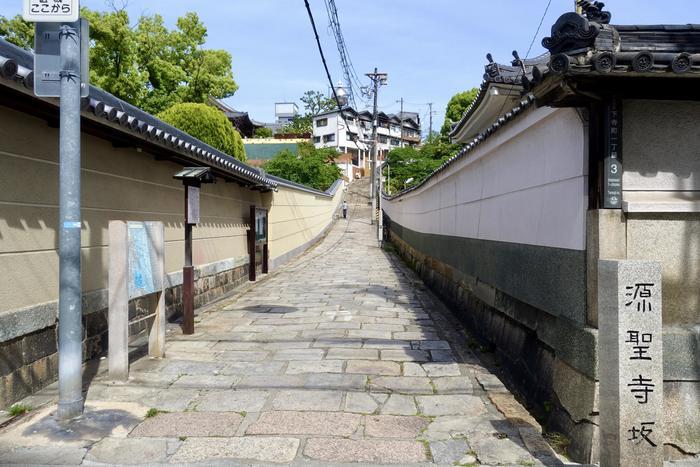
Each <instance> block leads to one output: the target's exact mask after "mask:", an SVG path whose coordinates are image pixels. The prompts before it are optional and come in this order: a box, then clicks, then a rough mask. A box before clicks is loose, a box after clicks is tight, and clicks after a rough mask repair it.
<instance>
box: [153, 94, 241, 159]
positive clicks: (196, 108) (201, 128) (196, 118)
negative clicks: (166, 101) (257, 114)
mask: <svg viewBox="0 0 700 467" xmlns="http://www.w3.org/2000/svg"><path fill="white" fill-rule="evenodd" d="M158 118H160V119H161V120H163V121H164V122H166V123H169V124H171V125H172V126H174V127H175V128H178V129H180V130H182V131H184V132H185V133H188V134H190V135H192V136H194V137H195V138H197V139H199V140H200V141H203V142H205V143H207V144H208V145H210V146H212V147H214V148H216V149H218V150H220V151H222V152H225V153H226V154H229V155H231V156H233V157H235V158H236V159H238V160H240V161H245V160H246V154H245V146H244V145H243V139H242V138H241V135H240V134H239V133H238V131H236V129H235V128H233V125H231V122H229V121H228V119H227V118H226V116H225V115H224V114H223V113H222V112H220V111H219V110H217V109H215V108H213V107H211V106H208V105H206V104H199V103H181V104H175V105H174V106H172V107H170V108H169V109H168V110H166V111H164V112H161V113H160V114H159V115H158Z"/></svg>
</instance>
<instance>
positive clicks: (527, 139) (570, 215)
mask: <svg viewBox="0 0 700 467" xmlns="http://www.w3.org/2000/svg"><path fill="white" fill-rule="evenodd" d="M507 138H510V139H507ZM586 138H587V136H586V128H585V127H584V125H583V123H582V120H581V118H580V117H579V115H578V114H577V112H576V110H575V109H556V110H552V109H548V108H544V109H533V110H531V111H530V112H529V113H528V114H526V115H523V116H522V117H521V118H519V119H518V120H516V121H515V122H513V123H511V124H510V126H509V127H508V128H505V129H503V130H502V131H501V132H500V133H498V134H496V135H494V136H493V137H491V138H490V139H489V140H488V141H487V142H485V143H483V144H482V145H481V146H479V147H478V148H477V149H476V150H475V151H474V152H472V153H471V154H469V155H468V156H467V157H465V158H463V159H461V160H459V161H457V162H456V163H454V164H453V165H452V166H451V167H450V168H449V169H447V170H446V171H444V172H442V173H441V174H440V175H439V176H436V177H433V178H432V179H430V180H429V181H428V182H427V183H426V184H425V185H424V186H422V187H420V188H418V189H417V190H414V191H412V192H409V193H407V194H406V195H403V196H401V197H400V198H397V199H395V200H393V201H387V202H385V203H384V208H385V210H386V211H387V213H388V214H389V216H390V217H391V218H392V219H393V220H394V221H395V222H398V223H399V224H401V225H402V226H404V227H406V228H409V229H411V230H415V231H417V232H422V233H433V234H439V235H453V236H461V237H469V238H478V239H483V240H493V241H503V242H513V243H525V244H531V245H541V246H549V247H558V248H568V249H574V250H584V249H585V244H586V241H585V222H586V209H587V206H588V199H587V196H588V193H587V167H588V162H587V154H586V144H585V142H586Z"/></svg>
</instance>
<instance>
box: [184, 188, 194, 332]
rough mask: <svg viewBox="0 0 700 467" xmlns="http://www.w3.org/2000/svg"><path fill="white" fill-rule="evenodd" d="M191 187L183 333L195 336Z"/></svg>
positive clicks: (187, 213)
mask: <svg viewBox="0 0 700 467" xmlns="http://www.w3.org/2000/svg"><path fill="white" fill-rule="evenodd" d="M189 190H190V187H189V185H185V266H184V267H183V268H182V333H183V334H194V267H193V266H192V224H190V222H189V221H190V213H189V209H190V203H189Z"/></svg>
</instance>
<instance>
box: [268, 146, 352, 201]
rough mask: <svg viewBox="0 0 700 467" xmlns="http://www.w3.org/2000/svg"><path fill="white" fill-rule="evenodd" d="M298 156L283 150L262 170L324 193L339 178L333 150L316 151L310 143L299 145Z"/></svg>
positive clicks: (338, 169)
mask: <svg viewBox="0 0 700 467" xmlns="http://www.w3.org/2000/svg"><path fill="white" fill-rule="evenodd" d="M298 146H299V154H298V155H297V154H294V153H293V152H291V151H289V150H287V149H285V150H283V151H280V152H279V153H277V155H276V156H275V157H274V158H272V159H270V160H269V161H268V162H267V163H266V164H265V165H264V166H263V168H264V169H265V171H266V172H267V173H269V174H271V175H275V176H277V177H282V178H286V179H287V180H290V181H292V182H296V183H300V184H302V185H306V186H309V187H311V188H316V189H317V190H321V191H325V190H327V189H328V188H330V186H331V185H333V183H334V182H335V181H336V180H338V179H339V178H340V175H341V172H340V167H338V166H337V165H336V164H335V159H336V157H338V153H337V152H336V150H335V149H333V148H323V149H316V148H315V147H314V145H313V144H311V143H299V145H298Z"/></svg>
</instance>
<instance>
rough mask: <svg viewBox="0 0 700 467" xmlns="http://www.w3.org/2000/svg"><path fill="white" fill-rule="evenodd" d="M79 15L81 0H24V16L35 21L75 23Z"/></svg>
mask: <svg viewBox="0 0 700 467" xmlns="http://www.w3.org/2000/svg"><path fill="white" fill-rule="evenodd" d="M79 15H80V2H79V0H24V9H23V14H22V17H23V18H24V19H25V20H26V21H30V22H33V23H59V22H60V23H74V22H75V21H78V17H79Z"/></svg>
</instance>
